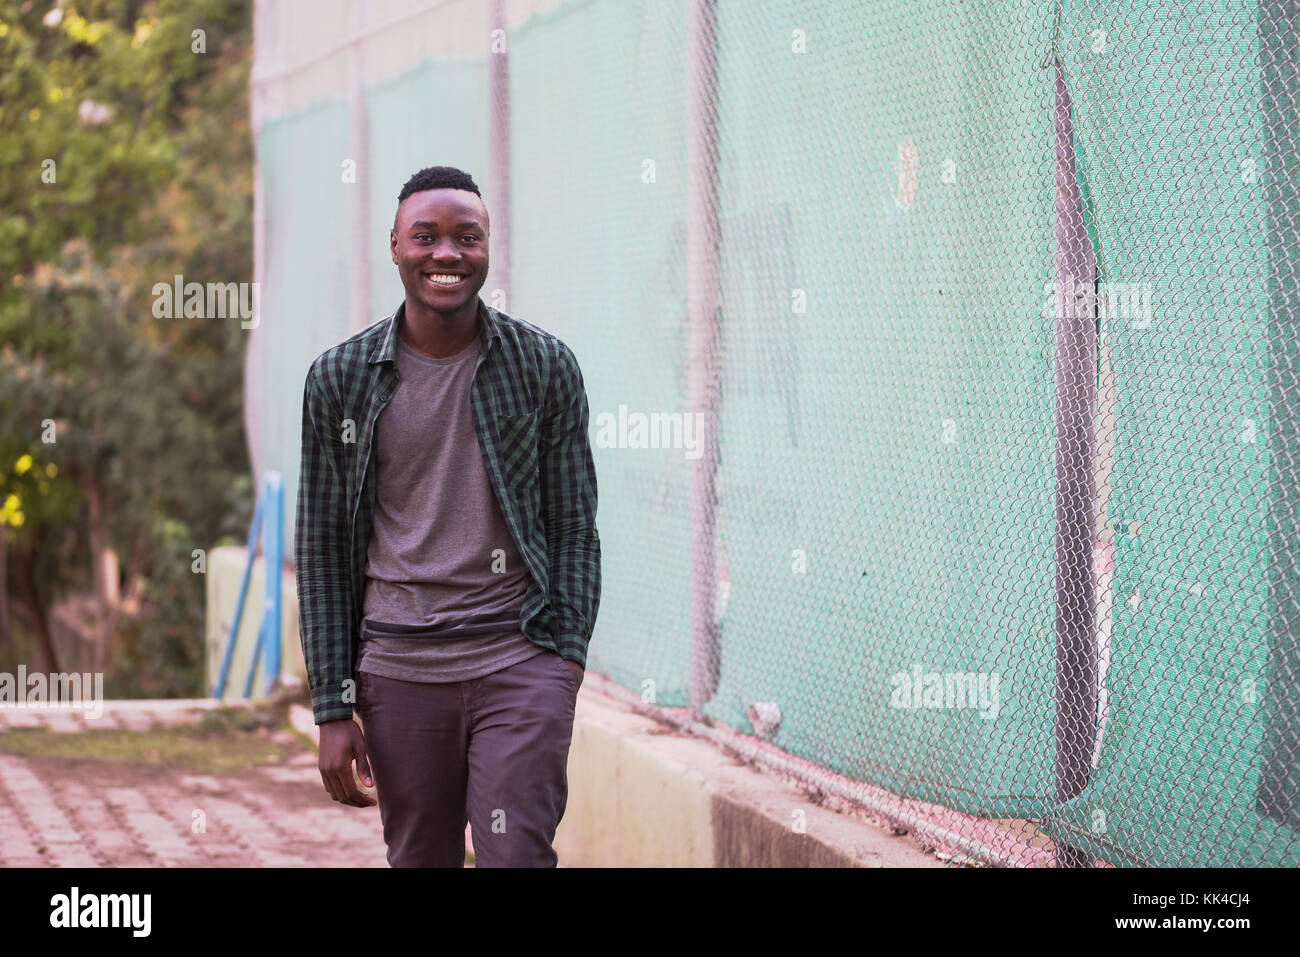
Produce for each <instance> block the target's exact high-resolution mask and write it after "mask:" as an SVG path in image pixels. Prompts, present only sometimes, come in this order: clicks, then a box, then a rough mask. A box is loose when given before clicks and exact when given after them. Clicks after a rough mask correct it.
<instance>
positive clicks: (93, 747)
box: [0, 708, 302, 774]
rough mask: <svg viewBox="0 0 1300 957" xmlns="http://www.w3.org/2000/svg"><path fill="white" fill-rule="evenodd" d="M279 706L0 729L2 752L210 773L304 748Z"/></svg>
mask: <svg viewBox="0 0 1300 957" xmlns="http://www.w3.org/2000/svg"><path fill="white" fill-rule="evenodd" d="M285 729H286V722H285V721H284V718H283V716H282V715H279V714H277V713H275V712H257V711H252V710H242V709H236V708H217V709H214V710H212V711H209V712H207V713H205V714H204V716H203V718H202V719H201V720H200V721H198V722H197V723H195V724H188V725H182V726H179V727H173V728H160V729H158V730H156V731H120V730H116V729H107V728H106V729H104V730H102V731H100V730H96V731H76V732H62V731H59V732H55V731H50V730H49V729H48V728H12V729H10V730H8V731H5V732H0V753H2V754H13V755H18V756H20V757H29V758H59V759H62V760H78V761H106V762H129V763H133V764H143V765H149V766H153V767H169V768H179V769H183V770H187V771H194V772H198V773H206V774H219V773H221V772H226V771H238V770H241V769H245V768H248V767H250V766H253V765H259V764H278V763H281V762H283V761H285V760H287V759H288V758H290V757H292V756H293V755H294V754H296V753H298V752H299V751H301V750H302V749H301V747H300V746H299V745H298V743H297V740H296V738H294V737H293V736H291V735H287V734H285V733H284V731H285Z"/></svg>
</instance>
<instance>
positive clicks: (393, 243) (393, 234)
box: [388, 229, 397, 266]
mask: <svg viewBox="0 0 1300 957" xmlns="http://www.w3.org/2000/svg"><path fill="white" fill-rule="evenodd" d="M388 251H389V253H391V254H392V257H393V265H394V266H396V265H397V230H395V229H390V230H389V231H388Z"/></svg>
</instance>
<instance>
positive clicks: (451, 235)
mask: <svg viewBox="0 0 1300 957" xmlns="http://www.w3.org/2000/svg"><path fill="white" fill-rule="evenodd" d="M488 228H489V224H488V214H487V208H486V207H485V206H484V205H483V200H482V199H480V198H479V197H478V196H477V195H476V194H474V193H471V192H469V191H468V190H463V189H429V190H425V191H424V192H420V193H412V194H411V195H410V196H408V197H406V199H404V200H402V202H401V204H400V205H399V206H398V207H397V220H396V222H395V223H394V225H393V229H392V231H391V234H390V237H389V247H390V249H391V250H392V253H393V262H394V263H395V264H396V265H397V272H398V274H399V275H400V276H401V277H402V285H403V286H404V287H406V295H407V296H408V297H409V298H411V299H413V300H415V301H417V302H419V303H422V304H423V305H424V306H425V307H426V308H427V309H429V310H431V311H433V312H435V313H443V314H450V313H455V312H456V311H458V310H460V309H462V308H464V307H465V306H466V304H467V303H471V302H473V301H474V299H475V298H476V297H477V296H478V292H479V290H480V289H482V288H483V283H484V282H486V281H487V273H488ZM452 279H454V280H455V281H454V282H451V281H449V280H452Z"/></svg>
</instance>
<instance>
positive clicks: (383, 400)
mask: <svg viewBox="0 0 1300 957" xmlns="http://www.w3.org/2000/svg"><path fill="white" fill-rule="evenodd" d="M379 401H380V402H386V401H388V393H387V392H385V393H383V394H382V395H380V396H379Z"/></svg>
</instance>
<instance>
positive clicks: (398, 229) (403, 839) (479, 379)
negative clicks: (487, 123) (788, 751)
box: [294, 166, 600, 867]
mask: <svg viewBox="0 0 1300 957" xmlns="http://www.w3.org/2000/svg"><path fill="white" fill-rule="evenodd" d="M488 233H489V223H488V213H487V208H486V207H485V206H484V204H483V200H482V197H481V195H480V193H479V189H478V187H477V186H476V185H475V183H474V181H473V179H471V178H470V176H469V175H468V174H466V173H464V172H462V171H461V170H458V169H455V168H452V167H444V166H435V167H431V168H429V169H425V170H421V171H420V172H418V173H416V174H415V175H414V176H412V177H411V179H410V180H409V181H408V182H407V183H406V185H405V186H404V187H402V191H401V194H400V196H399V197H398V206H397V215H396V218H395V220H394V223H393V229H392V232H391V235H390V238H389V245H390V247H391V250H392V257H393V262H394V263H395V264H396V266H397V272H398V274H399V275H400V276H401V279H402V285H403V286H404V287H405V289H406V297H405V301H404V302H403V303H402V304H401V305H400V306H398V307H397V310H396V311H395V312H394V313H393V314H392V315H391V316H389V317H388V318H387V319H383V320H381V321H379V322H377V323H375V324H374V325H372V326H370V327H369V328H367V329H365V330H363V331H361V332H359V333H357V334H356V335H354V336H352V337H351V338H349V339H346V340H345V341H343V342H341V343H340V344H338V345H336V346H334V347H333V348H331V349H328V350H327V351H325V352H324V353H322V354H321V355H320V356H319V357H318V358H317V359H316V360H315V361H314V362H313V363H312V365H311V368H310V370H309V371H308V373H307V382H306V387H305V390H304V397H303V419H302V470H301V475H300V477H299V484H298V511H297V529H296V534H295V540H294V559H295V561H296V563H297V581H298V608H299V625H300V628H301V634H302V649H303V657H304V659H305V661H306V666H307V679H308V685H309V687H310V690H311V698H312V712H313V714H314V716H315V720H316V723H317V724H318V725H319V726H320V733H321V734H320V772H321V778H322V779H323V781H324V782H325V789H326V790H327V791H328V792H329V794H330V796H331V797H332V798H333V799H334V800H335V801H338V802H340V803H342V804H346V805H349V806H352V807H366V806H370V805H373V804H375V800H374V799H373V798H372V797H370V796H369V795H368V794H366V793H365V792H364V791H361V790H360V789H359V788H358V787H357V785H356V783H355V781H354V778H353V770H352V769H353V763H354V762H355V764H356V769H357V772H358V773H359V775H360V777H361V779H362V781H363V782H364V784H365V785H366V786H370V785H372V784H373V785H374V786H375V788H376V791H377V793H378V798H379V800H378V803H379V813H380V818H381V820H382V822H383V828H384V842H385V843H386V844H387V846H388V862H389V864H390V865H392V866H394V867H431V866H432V867H439V866H441V867H461V866H463V865H464V861H465V824H466V822H467V821H468V823H469V825H470V829H471V831H472V834H473V842H474V854H475V863H476V865H477V866H479V867H491V866H525V867H554V866H555V864H556V854H555V851H554V850H553V849H552V847H551V842H552V840H553V839H554V837H555V830H556V827H557V826H558V825H559V823H560V819H561V817H563V815H564V808H565V803H566V799H567V796H568V779H567V776H566V773H565V766H566V762H567V759H568V753H569V743H570V739H571V737H572V733H573V713H574V704H575V700H576V698H577V694H578V687H579V686H580V685H581V684H582V678H583V673H584V669H585V666H586V660H587V644H588V642H589V641H590V638H591V632H592V626H593V625H594V623H595V619H596V611H597V608H598V606H599V603H600V539H599V538H598V536H597V534H596V471H595V467H594V464H593V462H592V457H591V448H590V445H589V443H588V439H587V421H588V411H587V398H586V393H585V389H584V385H583V381H582V373H581V371H580V370H579V368H578V363H577V360H576V359H575V358H574V356H573V353H572V352H571V351H570V349H569V348H568V346H566V345H565V344H564V343H563V342H561V341H560V340H559V339H557V338H556V337H555V336H553V335H550V334H549V333H547V332H545V331H543V330H541V329H539V328H537V327H536V326H533V325H530V324H529V323H526V322H524V321H522V320H520V319H516V318H514V317H512V316H508V315H506V314H505V313H503V312H500V311H498V310H495V309H493V308H491V307H489V306H488V305H487V304H486V303H484V302H483V301H482V300H481V299H480V298H479V295H478V293H479V290H480V289H481V288H482V286H483V283H484V281H485V280H486V279H487V273H488ZM354 703H355V705H356V710H357V714H358V715H359V716H360V718H361V721H362V724H363V726H364V734H363V729H362V727H358V725H357V724H356V723H355V722H354V721H353V720H352V714H353V704H354ZM372 769H373V772H374V774H373V778H372V776H371V771H372Z"/></svg>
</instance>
